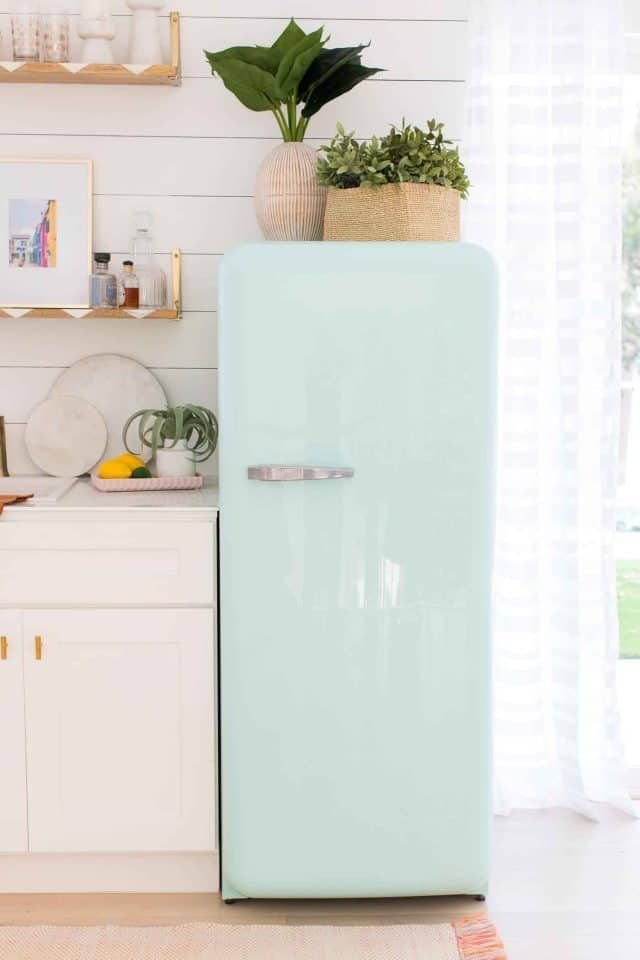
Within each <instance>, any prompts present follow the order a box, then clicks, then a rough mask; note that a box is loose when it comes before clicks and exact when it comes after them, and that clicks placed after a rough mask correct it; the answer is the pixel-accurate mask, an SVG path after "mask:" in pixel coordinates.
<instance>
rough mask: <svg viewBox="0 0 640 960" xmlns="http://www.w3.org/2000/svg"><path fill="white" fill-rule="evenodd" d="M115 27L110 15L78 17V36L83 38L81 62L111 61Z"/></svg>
mask: <svg viewBox="0 0 640 960" xmlns="http://www.w3.org/2000/svg"><path fill="white" fill-rule="evenodd" d="M115 35H116V28H115V26H114V24H113V20H112V19H111V17H91V18H82V17H81V18H80V20H79V21H78V36H79V37H81V39H82V40H83V44H82V51H81V53H80V56H81V58H82V63H113V50H112V49H111V41H112V40H113V38H114V37H115Z"/></svg>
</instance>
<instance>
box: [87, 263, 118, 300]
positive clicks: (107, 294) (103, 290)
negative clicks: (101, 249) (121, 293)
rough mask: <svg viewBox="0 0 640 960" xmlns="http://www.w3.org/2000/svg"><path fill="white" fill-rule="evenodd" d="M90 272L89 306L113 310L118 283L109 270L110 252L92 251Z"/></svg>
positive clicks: (116, 298)
mask: <svg viewBox="0 0 640 960" xmlns="http://www.w3.org/2000/svg"><path fill="white" fill-rule="evenodd" d="M93 261H94V267H93V273H92V274H91V291H90V292H91V306H92V307H99V308H100V309H103V310H104V309H109V310H113V309H115V307H117V306H118V283H117V280H116V277H115V274H114V273H111V272H110V270H109V263H110V261H111V254H110V253H94V255H93Z"/></svg>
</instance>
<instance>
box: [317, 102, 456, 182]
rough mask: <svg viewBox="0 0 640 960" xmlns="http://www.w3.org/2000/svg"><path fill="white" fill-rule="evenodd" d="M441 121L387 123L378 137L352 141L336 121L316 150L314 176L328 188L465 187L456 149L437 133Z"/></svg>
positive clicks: (440, 127)
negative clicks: (329, 136) (390, 185)
mask: <svg viewBox="0 0 640 960" xmlns="http://www.w3.org/2000/svg"><path fill="white" fill-rule="evenodd" d="M443 127H444V125H443V124H442V123H437V122H436V121H435V120H429V121H428V123H427V125H426V128H425V129H422V128H421V127H417V126H414V125H413V124H407V123H405V122H404V121H403V122H402V125H401V126H400V127H395V126H392V127H391V130H390V131H389V133H388V134H387V135H386V136H384V137H372V138H371V139H370V140H361V141H359V140H356V139H355V138H354V134H353V133H346V131H345V130H344V127H342V125H341V124H338V132H337V134H336V135H335V137H334V138H333V140H332V141H331V143H330V144H327V145H326V146H324V147H321V148H320V150H321V152H322V153H324V156H321V157H319V159H318V166H317V176H318V180H319V181H320V183H323V184H325V186H328V187H338V188H339V189H342V190H348V189H349V188H352V187H361V186H380V185H382V184H384V183H432V184H436V185H437V186H441V187H450V188H451V189H452V190H458V191H459V192H460V194H461V195H462V196H463V197H466V196H467V194H468V191H469V178H468V177H467V174H466V171H465V168H464V164H463V163H462V160H461V159H460V154H459V153H458V148H457V147H456V146H454V145H453V144H452V143H451V141H450V140H446V139H445V137H444V133H443Z"/></svg>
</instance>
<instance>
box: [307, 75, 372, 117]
mask: <svg viewBox="0 0 640 960" xmlns="http://www.w3.org/2000/svg"><path fill="white" fill-rule="evenodd" d="M379 72H380V71H379V68H378V67H363V66H362V64H359V63H345V64H344V65H343V66H342V67H340V69H338V70H336V71H335V73H332V74H331V76H330V77H329V78H328V79H327V80H326V81H324V82H323V83H320V84H318V86H317V87H316V88H315V90H314V91H313V93H312V94H311V96H310V97H309V99H308V100H307V102H306V103H305V105H304V107H303V109H302V116H303V117H312V116H313V115H314V114H316V113H317V112H318V110H320V109H321V108H322V107H324V105H325V104H326V103H329V102H330V101H331V100H335V99H336V97H341V96H342V94H343V93H347V91H348V90H352V89H353V87H355V86H357V85H358V84H359V83H361V82H362V81H363V80H366V79H367V77H372V76H373V74H374V73H379Z"/></svg>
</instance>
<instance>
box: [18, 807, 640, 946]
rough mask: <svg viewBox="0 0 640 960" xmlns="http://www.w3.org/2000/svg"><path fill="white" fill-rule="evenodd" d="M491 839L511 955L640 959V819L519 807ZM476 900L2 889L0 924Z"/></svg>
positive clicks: (295, 919) (296, 915) (366, 915)
mask: <svg viewBox="0 0 640 960" xmlns="http://www.w3.org/2000/svg"><path fill="white" fill-rule="evenodd" d="M494 846H495V853H494V875H493V884H492V890H491V895H490V897H489V899H488V901H487V904H486V907H487V910H488V913H489V915H490V916H491V918H492V919H493V920H495V921H496V923H497V925H498V927H499V929H500V931H501V933H502V936H503V938H504V940H505V943H506V945H507V949H508V954H509V960H550V958H551V957H562V960H602V958H603V957H606V960H632V958H636V957H639V956H640V946H639V943H640V933H639V930H638V927H639V918H640V913H639V906H638V901H639V898H640V820H637V821H633V820H630V819H629V818H627V817H623V816H622V815H617V814H615V813H607V814H606V815H605V816H604V819H603V822H601V823H598V824H596V823H592V822H590V821H588V820H585V819H583V818H582V817H579V816H577V815H575V814H572V813H570V812H568V811H558V810H556V811H549V812H546V813H518V814H515V815H513V816H512V817H510V818H508V819H502V818H499V819H497V820H496V823H495V844H494ZM480 906H481V905H479V904H476V903H474V902H473V901H470V900H469V899H467V898H464V899H463V898H449V897H442V898H435V899H431V900H427V899H424V900H422V899H416V900H407V899H405V900H390V901H363V900H360V901H337V902H336V901H332V902H329V901H297V902H293V901H282V902H280V901H278V902H268V903H267V902H247V903H238V904H235V905H233V906H225V905H223V904H222V903H221V902H220V900H219V899H218V897H217V896H213V895H209V894H207V895H205V894H202V895H200V894H199V895H173V894H165V895H157V894H149V895H131V894H83V895H40V896H36V895H28V896H26V895H10V896H0V923H2V924H32V923H61V924H94V923H95V924H101V923H118V924H130V925H138V924H173V923H181V922H186V921H192V920H200V921H203V920H208V921H213V922H216V923H365V924H366V923H394V922H396V923H402V922H413V923H415V922H424V923H437V922H441V921H444V920H450V919H452V918H453V917H456V916H461V915H463V914H465V913H468V912H469V911H474V910H476V909H478V907H480ZM1 960H5V958H1ZM7 960H8V958H7Z"/></svg>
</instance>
